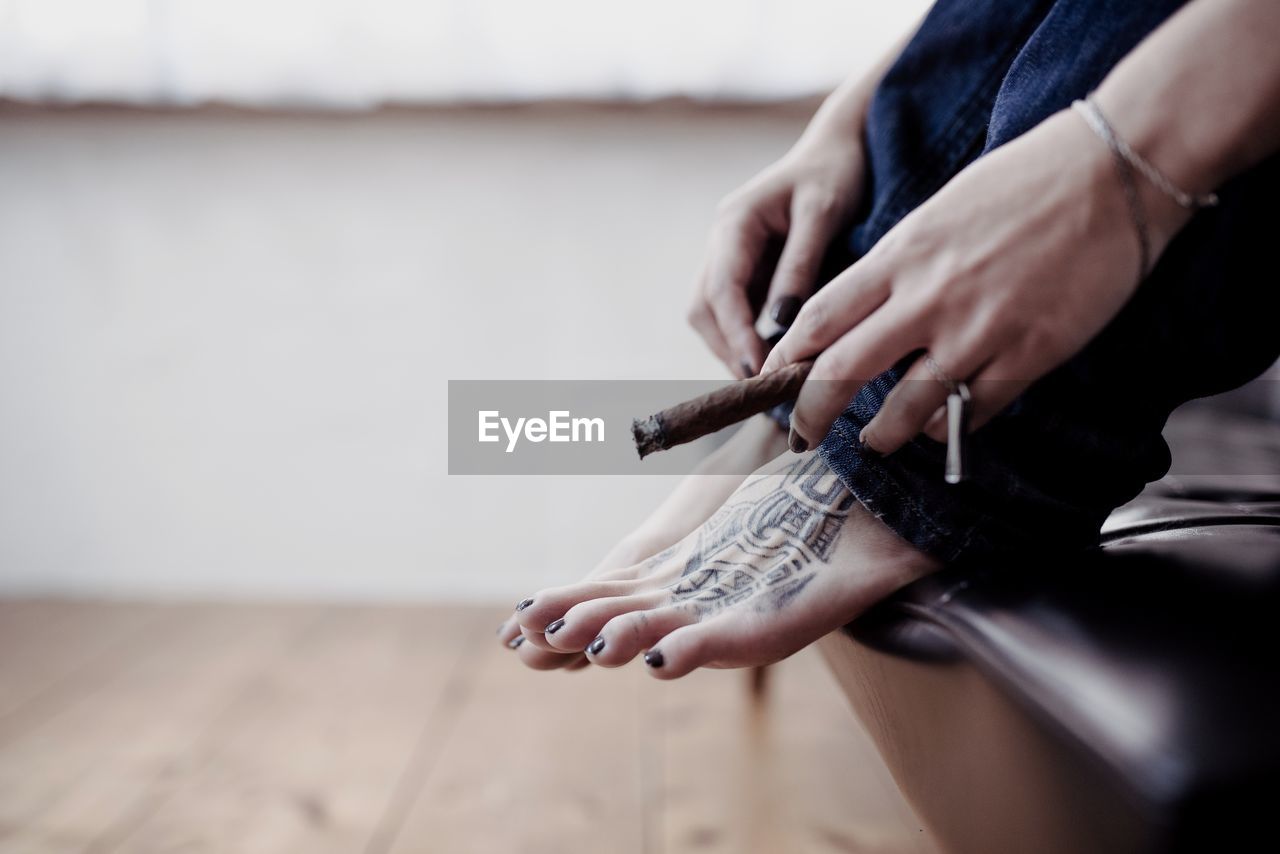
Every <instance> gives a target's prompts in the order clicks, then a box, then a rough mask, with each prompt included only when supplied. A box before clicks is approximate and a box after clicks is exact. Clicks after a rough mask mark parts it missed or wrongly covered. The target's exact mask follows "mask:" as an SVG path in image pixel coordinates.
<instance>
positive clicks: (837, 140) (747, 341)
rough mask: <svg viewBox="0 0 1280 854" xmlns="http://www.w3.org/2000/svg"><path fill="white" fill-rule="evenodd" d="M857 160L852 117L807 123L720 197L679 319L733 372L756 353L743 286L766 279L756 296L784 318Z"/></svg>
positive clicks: (835, 219) (853, 192)
mask: <svg viewBox="0 0 1280 854" xmlns="http://www.w3.org/2000/svg"><path fill="white" fill-rule="evenodd" d="M863 168H864V157H863V151H862V141H861V125H860V123H859V124H858V126H857V127H856V128H850V127H842V128H840V129H839V130H837V129H835V128H830V129H828V128H822V127H818V128H815V127H812V126H811V128H810V131H809V132H807V133H806V134H805V136H804V137H803V138H801V140H800V141H799V142H798V143H797V144H796V146H795V148H793V149H792V150H791V151H790V152H788V153H787V155H786V156H785V157H783V158H782V159H781V160H779V161H778V162H777V163H775V164H773V165H772V166H770V167H769V168H767V169H765V170H764V171H763V172H761V173H760V174H759V175H757V176H756V177H755V178H753V179H752V180H751V181H749V182H747V184H746V185H745V186H743V187H742V188H741V189H739V190H737V191H735V192H734V193H732V194H730V195H729V196H728V197H727V198H725V200H724V201H723V202H721V203H720V206H719V208H718V209H717V212H716V220H715V224H714V225H713V227H712V230H711V239H710V244H709V246H708V248H707V252H706V260H705V261H704V263H703V269H702V274H701V275H700V276H699V278H698V284H697V288H696V292H695V294H694V300H693V305H692V306H690V309H689V323H690V325H692V326H693V328H694V329H696V330H697V331H698V333H699V334H700V335H701V336H702V338H703V340H705V341H706V342H707V345H708V346H710V347H711V349H712V350H713V351H714V352H715V354H716V355H717V356H718V357H720V360H721V361H723V362H724V363H725V364H726V365H727V366H728V367H729V370H730V371H731V372H732V373H733V374H734V375H736V376H740V377H747V376H752V375H754V374H755V373H756V372H757V371H758V370H759V369H760V366H761V365H762V364H763V363H764V356H765V346H764V342H763V341H762V340H761V338H760V336H759V335H758V334H757V333H756V329H755V321H756V313H757V311H758V310H759V308H760V306H761V302H760V294H759V293H753V291H755V290H757V289H763V287H764V286H765V285H767V286H768V295H767V297H766V298H765V299H764V302H763V305H764V306H767V307H768V311H769V312H770V315H771V316H772V317H773V319H774V320H775V321H777V322H778V323H779V324H780V325H781V326H783V327H785V326H787V325H788V324H790V323H791V321H792V320H794V318H795V316H796V312H797V311H798V310H799V308H800V305H801V303H802V302H803V301H804V299H805V298H806V297H808V296H809V295H810V294H811V293H812V292H813V288H814V285H815V281H816V278H817V276H818V271H819V267H820V265H821V264H822V258H823V255H824V254H825V252H826V249H827V245H828V243H829V242H830V241H831V239H832V237H833V236H834V235H835V234H836V232H837V230H838V229H839V228H840V227H841V226H842V225H844V223H845V222H846V220H847V219H848V217H849V215H850V214H851V213H852V210H853V207H854V206H855V205H856V204H857V203H858V201H859V198H860V196H861V194H862V185H863ZM783 241H785V243H783ZM779 243H782V244H783V246H782V252H781V255H774V254H773V253H774V252H776V248H777V245H778V244H779ZM775 257H776V258H777V266H776V268H774V269H770V266H771V265H772V264H773V260H774V258H775ZM770 278H771V279H772V281H771V282H770Z"/></svg>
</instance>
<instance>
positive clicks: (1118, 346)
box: [819, 0, 1280, 561]
mask: <svg viewBox="0 0 1280 854" xmlns="http://www.w3.org/2000/svg"><path fill="white" fill-rule="evenodd" d="M1181 5H1183V3H1182V2H1179V0H1146V2H1141V3H1134V2H1131V0H940V2H938V3H936V4H935V6H934V7H933V9H932V10H931V11H930V13H929V15H928V16H927V18H926V19H925V21H924V23H923V24H922V26H921V28H920V30H919V31H918V32H917V34H916V35H915V37H914V38H913V39H912V40H911V42H910V43H909V44H908V45H907V47H906V48H905V50H904V51H903V53H902V55H901V56H900V57H899V58H898V59H897V61H896V62H895V64H894V65H893V66H892V68H891V69H890V70H889V71H888V72H887V74H886V75H885V77H884V79H883V80H882V81H881V83H880V85H879V88H878V89H877V92H876V94H875V97H874V98H873V100H872V103H871V107H870V113H869V116H868V121H867V127H866V134H865V135H866V140H865V142H866V149H867V157H868V169H869V187H868V190H867V195H866V197H865V199H864V200H863V202H862V205H861V209H860V212H859V215H858V220H857V224H856V225H855V227H854V228H853V229H852V232H851V233H850V234H849V237H848V249H849V250H850V253H851V256H852V258H853V259H856V258H857V257H859V256H861V255H863V254H865V253H866V252H867V251H868V250H869V249H870V248H871V247H872V246H873V245H874V244H875V243H876V241H877V240H879V239H880V238H881V237H882V236H884V234H885V233H886V232H887V231H888V230H889V229H891V228H892V227H893V226H894V225H895V224H896V223H897V222H898V221H899V220H901V219H902V217H904V216H905V215H906V214H907V213H909V212H910V211H911V210H912V209H913V208H915V207H916V206H917V205H919V204H920V203H922V202H923V201H924V200H926V199H927V198H929V196H931V195H932V194H933V193H934V192H936V191H937V190H938V189H939V188H940V187H942V186H943V185H944V184H945V183H946V182H947V181H948V180H949V179H950V178H951V177H952V176H953V175H955V174H956V173H957V172H958V171H960V170H961V169H962V168H963V167H964V166H966V165H967V164H969V163H970V162H972V161H973V160H974V159H976V158H978V157H980V156H982V155H983V154H985V153H986V152H988V151H991V150H993V149H995V148H997V147H998V146H1000V145H1002V144H1004V143H1006V142H1008V141H1009V140H1011V139H1014V138H1015V137H1017V136H1019V135H1020V134H1022V133H1024V132H1025V131H1027V130H1029V129H1030V128H1032V127H1034V126H1035V125H1036V124H1038V123H1039V122H1041V121H1043V120H1044V119H1045V118H1047V117H1048V116H1050V115H1051V114H1053V113H1055V112H1057V111H1059V110H1062V109H1065V108H1067V107H1069V106H1070V104H1071V102H1072V101H1073V100H1075V99H1077V98H1081V97H1083V96H1084V95H1086V94H1087V93H1088V92H1090V91H1091V90H1092V89H1094V88H1096V87H1097V85H1098V84H1099V83H1100V82H1101V81H1102V79H1103V78H1104V77H1105V76H1106V74H1107V73H1108V72H1109V71H1110V70H1111V68H1112V67H1113V66H1114V65H1115V64H1116V63H1117V62H1118V61H1119V60H1120V59H1121V58H1122V57H1123V56H1124V55H1125V54H1126V53H1128V52H1129V51H1130V50H1131V49H1132V48H1133V47H1134V46H1135V45H1136V44H1137V43H1138V42H1139V41H1140V40H1141V39H1142V38H1143V37H1145V36H1146V35H1147V34H1148V33H1149V32H1151V31H1152V30H1153V29H1155V28H1156V27H1157V26H1159V24H1160V23H1162V22H1163V21H1164V20H1165V19H1166V18H1167V17H1169V16H1170V15H1171V14H1173V13H1174V12H1175V11H1176V10H1177V9H1178V7H1180V6H1181ZM1277 191H1280V159H1278V158H1276V157H1272V158H1271V159H1270V160H1268V161H1266V162H1264V163H1263V164H1261V165H1259V166H1257V167H1255V168H1254V169H1252V170H1250V171H1249V172H1248V173H1246V174H1244V175H1241V176H1239V177H1237V178H1236V179H1234V180H1233V181H1231V182H1230V183H1229V184H1228V185H1227V186H1225V187H1222V188H1220V191H1219V196H1220V198H1221V204H1220V205H1219V206H1218V207H1215V208H1211V209H1207V210H1203V211H1200V212H1198V213H1197V214H1196V215H1195V216H1194V218H1193V219H1192V221H1191V222H1190V223H1189V224H1188V225H1187V227H1186V228H1185V229H1184V230H1183V231H1182V232H1180V233H1179V235H1178V236H1177V237H1176V238H1175V240H1174V241H1173V242H1172V243H1171V244H1170V246H1169V247H1168V249H1167V250H1166V251H1165V253H1164V255H1163V256H1162V257H1161V259H1160V261H1159V263H1158V264H1157V265H1156V267H1155V268H1154V270H1153V271H1152V272H1151V274H1150V275H1149V276H1148V277H1147V278H1146V279H1145V280H1144V282H1143V283H1142V285H1141V286H1140V287H1139V289H1138V291H1137V293H1136V294H1135V296H1134V297H1133V299H1132V300H1131V301H1130V303H1129V304H1128V305H1127V306H1126V307H1125V308H1124V310H1123V311H1122V312H1121V313H1120V314H1119V315H1118V316H1117V317H1116V318H1115V319H1114V320H1113V321H1112V322H1111V323H1110V324H1109V325H1108V326H1107V327H1106V329H1104V330H1103V332H1102V333H1101V334H1099V335H1098V336H1097V337H1096V338H1095V339H1094V340H1093V341H1092V342H1091V343H1090V344H1089V345H1088V346H1087V347H1086V348H1085V349H1084V350H1083V351H1082V352H1080V353H1079V354H1078V355H1077V356H1075V357H1074V358H1072V359H1071V360H1070V361H1068V362H1067V363H1066V364H1064V365H1062V366H1061V367H1059V368H1058V369H1056V370H1055V371H1053V372H1052V373H1050V374H1049V375H1047V376H1046V377H1044V378H1042V379H1041V380H1040V381H1038V382H1037V383H1036V384H1035V385H1033V386H1032V387H1031V388H1030V389H1029V390H1028V391H1027V392H1025V393H1024V394H1023V395H1022V397H1021V398H1019V399H1018V400H1017V401H1016V402H1015V403H1014V404H1013V405H1012V406H1011V407H1009V408H1008V409H1007V410H1006V411H1005V412H1004V413H1002V414H1001V415H999V416H997V417H996V418H995V419H993V420H992V421H991V422H990V423H988V424H987V425H986V426H984V427H983V428H981V429H980V430H978V431H976V432H975V433H974V434H973V435H972V436H971V437H970V440H969V451H970V470H971V472H972V475H971V477H970V478H969V479H968V480H967V481H965V482H964V483H961V484H956V485H949V484H947V483H945V482H944V481H943V477H942V471H943V455H944V450H945V449H944V448H943V447H942V446H941V445H940V444H938V443H937V442H934V441H932V440H930V439H928V438H927V437H920V438H917V439H916V440H914V441H913V442H911V443H910V444H909V445H907V446H906V447H904V448H902V449H901V450H899V451H898V452H896V453H894V454H891V455H888V456H886V457H879V456H876V455H874V454H870V453H864V452H863V449H862V448H861V447H860V445H859V443H858V439H857V437H858V434H859V432H860V430H861V429H862V427H863V426H864V425H865V424H866V423H867V422H868V421H869V420H870V419H871V417H872V416H873V415H874V414H875V413H876V412H877V411H878V410H879V408H880V405H881V404H882V403H883V401H884V399H885V396H886V395H887V394H888V393H889V391H890V390H891V389H892V388H893V386H894V384H895V383H896V382H897V381H898V380H899V378H900V377H901V375H902V373H903V371H904V370H905V369H906V366H907V365H908V364H909V359H904V360H903V362H900V363H899V364H898V365H897V366H895V368H894V369H892V370H890V371H887V372H885V373H884V374H882V375H880V376H879V377H877V378H876V379H875V380H873V381H872V382H871V383H869V384H868V385H866V386H865V387H864V388H863V389H862V390H861V391H860V392H859V393H858V395H857V397H856V398H855V399H854V400H853V402H852V403H851V404H850V405H849V407H848V408H847V409H846V410H845V412H844V413H843V415H841V417H840V418H839V419H838V420H837V421H836V423H835V425H834V427H833V428H832V430H831V432H830V433H829V434H828V435H827V437H826V438H825V439H824V440H823V442H822V443H821V445H820V446H819V451H820V452H821V454H822V456H823V458H824V459H825V460H826V461H827V462H828V464H829V465H830V466H831V467H832V468H833V469H834V470H835V472H836V473H837V474H838V475H839V476H840V477H841V479H842V480H843V481H844V482H845V484H846V485H847V486H848V487H849V489H850V490H851V491H852V492H853V493H854V495H855V496H856V497H857V498H858V499H859V500H860V501H861V502H862V504H863V505H864V506H865V507H867V508H868V509H869V510H870V511H871V512H873V513H874V514H876V515H877V516H878V517H880V518H881V519H882V520H883V521H884V522H885V523H886V524H888V525H889V526H890V527H891V528H892V529H893V530H895V531H897V532H898V534H900V535H901V536H902V537H903V538H905V539H906V540H908V541H910V542H911V543H912V544H914V545H915V546H916V547H918V548H920V549H922V550H924V551H926V552H928V553H930V554H932V555H934V556H935V557H938V558H940V559H942V560H945V561H951V560H954V559H956V558H960V557H963V556H971V555H987V554H993V553H997V552H1019V551H1028V550H1030V549H1032V548H1036V549H1041V550H1043V549H1044V548H1045V546H1046V545H1047V544H1048V545H1051V546H1052V547H1054V548H1055V549H1078V548H1086V547H1089V546H1091V545H1093V544H1095V543H1096V542H1097V539H1098V531H1099V528H1100V527H1101V525H1102V522H1103V521H1104V520H1105V518H1106V517H1107V515H1108V514H1109V513H1110V512H1111V511H1112V510H1113V509H1114V508H1115V507H1117V506H1119V505H1120V504H1123V503H1124V502H1126V501H1128V500H1129V499H1131V498H1133V497H1134V496H1135V495H1137V494H1138V492H1140V491H1141V490H1142V488H1143V486H1144V485H1145V484H1146V483H1147V482H1149V481H1151V480H1155V479H1157V478H1159V477H1161V476H1163V475H1164V474H1165V472H1166V471H1167V470H1168V468H1169V465H1170V456H1169V449H1168V446H1167V445H1166V444H1165V442H1164V440H1163V438H1162V437H1161V430H1162V429H1163V426H1164V423H1165V421H1166V419H1167V418H1168V416H1169V414H1170V412H1172V410H1173V409H1174V408H1175V407H1177V406H1178V405H1180V404H1182V403H1183V402H1185V401H1187V400H1190V399H1192V398H1195V397H1201V396H1205V395H1208V394H1213V393H1217V392H1220V391H1225V390H1228V389H1230V388H1234V387H1235V386H1238V385H1240V384H1242V383H1244V382H1246V381H1247V380H1249V379H1251V378H1252V377H1254V376H1256V375H1258V374H1260V373H1261V372H1263V371H1264V370H1265V369H1266V368H1267V367H1268V366H1269V365H1270V364H1271V363H1272V362H1273V361H1275V359H1276V357H1277V355H1280V334H1277V330H1276V319H1277V318H1280V285H1278V284H1277V282H1276V277H1275V275H1274V273H1273V272H1272V270H1273V269H1274V267H1273V261H1272V258H1273V257H1274V254H1275V250H1274V248H1273V247H1272V245H1271V244H1272V242H1273V241H1274V238H1273V237H1272V235H1271V233H1270V232H1271V228H1270V224H1271V222H1272V220H1271V219H1270V216H1269V214H1270V206H1271V205H1272V204H1274V203H1275V200H1277V199H1280V194H1278V192H1277ZM1045 284H1046V287H1052V284H1053V283H1051V282H1047V283H1045Z"/></svg>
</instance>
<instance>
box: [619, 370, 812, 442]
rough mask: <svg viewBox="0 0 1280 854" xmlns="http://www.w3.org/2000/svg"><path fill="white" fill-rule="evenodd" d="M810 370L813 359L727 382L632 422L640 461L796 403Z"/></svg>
mask: <svg viewBox="0 0 1280 854" xmlns="http://www.w3.org/2000/svg"><path fill="white" fill-rule="evenodd" d="M812 367H813V361H812V360H808V361H804V362H795V363H794V364H790V365H787V366H785V367H782V368H779V369H778V370H776V371H771V372H770V373H767V374H764V375H762V376H756V377H749V378H747V379H745V380H738V381H737V382H732V383H729V384H728V385H726V386H724V387H722V388H718V389H716V390H715V391H712V392H708V393H707V394H704V395H701V396H699V397H695V398H694V399H693V400H687V401H685V402H684V403H679V404H676V405H675V406H672V407H670V408H669V409H664V410H662V411H661V412H658V413H655V414H653V415H650V416H649V417H648V418H643V419H641V418H637V419H636V420H634V421H632V422H631V435H632V436H634V437H635V441H636V451H638V452H639V454H640V459H644V458H645V457H647V456H648V455H649V454H652V453H654V452H655V451H665V450H667V449H668V448H674V447H675V446H676V445H683V444H685V443H686V442H692V441H693V440H694V439H700V438H702V437H703V436H706V435H708V434H709V433H714V432H716V431H717V430H721V429H723V428H725V427H728V426H729V425H730V424H736V423H738V422H739V421H743V420H745V419H747V418H750V417H751V416H752V415H756V414H758V413H761V412H765V411H767V410H770V409H772V408H773V407H775V406H777V405H778V404H780V403H786V402H787V401H789V400H795V399H796V397H798V396H799V394H800V388H801V386H803V385H804V381H805V379H806V378H807V377H808V376H809V370H810V369H811V368H812Z"/></svg>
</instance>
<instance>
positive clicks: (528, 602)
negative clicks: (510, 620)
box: [516, 599, 533, 611]
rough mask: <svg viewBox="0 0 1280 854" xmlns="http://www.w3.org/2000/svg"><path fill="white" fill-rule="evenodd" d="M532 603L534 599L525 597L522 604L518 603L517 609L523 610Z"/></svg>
mask: <svg viewBox="0 0 1280 854" xmlns="http://www.w3.org/2000/svg"><path fill="white" fill-rule="evenodd" d="M532 604H533V600H532V599H523V600H521V601H520V604H518V605H516V610H517V611H523V610H524V609H525V608H528V607H529V606H530V605H532Z"/></svg>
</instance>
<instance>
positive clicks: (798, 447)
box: [787, 427, 809, 454]
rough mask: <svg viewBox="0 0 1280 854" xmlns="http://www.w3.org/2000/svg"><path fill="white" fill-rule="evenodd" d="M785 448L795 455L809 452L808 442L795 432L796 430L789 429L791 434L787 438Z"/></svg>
mask: <svg viewBox="0 0 1280 854" xmlns="http://www.w3.org/2000/svg"><path fill="white" fill-rule="evenodd" d="M787 446H788V447H789V448H791V450H792V451H794V452H795V453H797V454H803V453H804V452H805V451H807V450H809V441H808V440H807V439H805V437H804V436H801V435H800V434H799V433H797V432H796V428H794V427H792V428H791V433H790V434H789V435H788V436H787Z"/></svg>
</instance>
